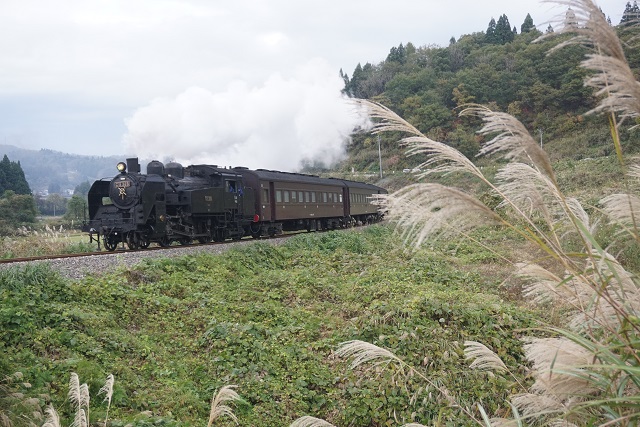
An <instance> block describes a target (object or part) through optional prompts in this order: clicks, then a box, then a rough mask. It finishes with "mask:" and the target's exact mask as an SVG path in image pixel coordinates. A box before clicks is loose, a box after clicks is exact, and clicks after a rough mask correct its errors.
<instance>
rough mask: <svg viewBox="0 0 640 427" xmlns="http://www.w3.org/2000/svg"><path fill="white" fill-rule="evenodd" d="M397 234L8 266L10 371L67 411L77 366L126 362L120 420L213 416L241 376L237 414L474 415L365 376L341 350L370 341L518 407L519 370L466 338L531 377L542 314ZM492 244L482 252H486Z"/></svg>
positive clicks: (371, 420) (99, 409)
mask: <svg viewBox="0 0 640 427" xmlns="http://www.w3.org/2000/svg"><path fill="white" fill-rule="evenodd" d="M505 237H506V236H505ZM496 239H497V241H505V242H508V239H506V238H504V239H502V238H496ZM397 241H398V239H397V237H396V236H394V235H393V232H392V231H391V230H390V229H389V228H387V227H385V226H373V227H369V228H367V229H364V230H353V231H347V232H330V233H324V234H306V235H301V236H297V237H295V238H293V239H290V240H289V241H288V242H287V243H285V244H283V245H281V246H272V245H270V244H268V243H260V242H258V243H256V244H254V245H252V246H250V247H248V248H244V249H237V250H231V251H229V252H227V253H224V254H221V255H198V256H188V257H184V258H181V259H172V260H155V261H148V262H145V263H144V264H142V265H139V266H135V267H131V268H129V269H125V270H119V271H116V272H108V273H107V274H105V275H103V276H95V277H91V278H86V279H84V280H82V281H80V282H67V281H65V280H64V279H62V278H61V277H60V276H59V275H57V274H56V273H54V272H52V271H49V270H48V269H47V268H46V267H29V268H26V269H23V270H16V269H11V270H7V271H4V272H0V307H1V308H0V331H2V332H1V333H2V339H1V340H0V352H1V353H2V354H3V357H2V359H1V360H0V374H2V377H5V376H9V375H11V374H12V373H14V372H21V373H22V375H23V378H24V380H23V381H25V382H28V383H29V384H30V388H29V389H28V390H26V391H25V390H23V392H24V396H25V398H27V397H31V396H33V397H37V398H38V399H39V403H40V407H41V408H44V405H45V403H47V402H48V401H49V400H50V401H51V402H52V403H53V406H54V407H55V408H56V409H57V410H58V411H59V413H60V416H61V418H62V422H61V423H62V424H65V423H66V424H70V423H71V421H72V417H73V414H71V413H70V412H69V409H67V408H66V407H67V406H68V405H66V404H65V398H66V393H67V390H66V384H67V383H68V381H69V376H70V374H71V373H72V372H74V373H77V374H78V376H79V377H80V378H81V379H82V381H86V382H87V384H88V387H89V391H90V394H91V396H95V395H96V394H97V392H98V390H99V389H100V388H101V387H102V385H103V383H104V379H105V378H106V376H107V375H108V374H110V373H112V374H113V375H114V376H115V386H114V389H113V396H112V401H111V407H110V410H109V420H108V421H109V425H112V426H124V425H126V424H131V425H134V426H146V425H204V423H206V420H207V418H208V414H209V409H210V402H211V396H212V395H213V394H214V392H215V391H216V390H219V389H221V388H222V387H223V386H225V385H228V384H235V385H237V386H238V387H237V389H236V391H237V392H238V394H239V395H240V396H241V397H242V399H243V402H240V403H236V404H235V406H234V412H235V414H236V416H237V418H238V422H239V424H240V425H246V426H282V425H288V424H289V423H291V421H293V420H294V419H296V418H298V417H300V416H302V415H305V414H310V415H314V416H317V417H319V418H324V419H326V420H328V421H331V422H333V423H334V424H335V425H353V426H370V425H396V421H395V420H398V422H397V423H398V424H399V423H402V422H411V421H414V420H415V421H420V422H426V421H427V420H441V422H443V423H445V422H447V420H449V421H448V422H449V423H454V424H455V425H460V423H464V422H467V421H464V420H463V421H460V420H459V413H458V411H457V410H456V408H452V407H451V406H450V405H448V404H447V402H446V401H443V397H442V396H440V395H439V394H438V393H435V392H434V390H431V389H429V388H428V387H425V385H424V383H423V382H421V381H419V380H417V379H416V380H415V381H413V380H412V379H411V378H409V379H408V381H407V380H406V379H404V378H403V380H402V384H399V383H398V378H396V377H394V373H393V372H392V371H389V370H384V369H382V367H381V366H379V367H376V368H368V370H366V369H365V371H364V372H365V373H366V375H364V376H363V375H362V373H363V370H362V369H364V368H359V369H357V370H356V371H352V370H351V369H348V366H347V361H346V360H344V359H341V358H337V357H336V356H335V354H334V351H335V349H336V348H337V346H338V344H339V343H341V342H344V341H348V340H354V339H356V340H364V341H369V342H372V343H375V344H377V345H380V346H383V347H385V348H387V349H390V350H392V351H393V352H394V353H395V354H397V355H399V356H400V357H402V358H403V359H404V360H405V361H407V362H410V363H411V364H412V365H414V366H418V367H421V368H422V369H424V370H425V371H428V372H429V375H430V377H431V378H432V379H434V380H435V381H437V383H438V384H441V385H442V387H444V388H446V389H447V390H449V391H450V392H451V394H452V395H455V396H456V399H457V401H458V402H462V403H463V404H469V405H472V404H473V403H474V402H482V404H483V405H484V407H486V408H489V409H490V410H491V411H492V412H493V413H500V411H507V408H505V407H504V405H505V398H506V396H507V395H508V394H509V393H510V392H511V390H512V388H513V387H514V384H513V381H512V380H507V379H504V378H501V377H498V376H494V375H489V374H487V373H485V372H479V371H474V370H470V369H468V362H466V361H465V360H464V356H463V346H462V343H463V342H464V341H465V340H480V341H482V342H483V343H485V344H486V345H488V346H490V347H491V348H492V349H493V350H494V351H495V352H497V353H498V354H499V355H500V356H501V357H502V359H503V360H504V361H505V363H506V364H507V365H508V366H509V367H510V369H512V370H513V371H514V372H516V374H517V375H520V376H521V379H522V380H523V381H524V372H523V371H522V369H523V368H521V366H522V365H521V362H522V349H521V343H520V341H519V340H518V338H519V336H520V334H521V332H520V331H521V330H522V329H523V328H528V327H532V326H535V325H538V324H539V323H538V321H537V320H536V319H537V318H538V317H539V316H538V315H537V314H536V313H534V312H532V311H530V310H528V309H526V308H523V307H519V306H518V304H517V303H514V302H512V301H509V300H508V296H509V294H508V292H505V289H504V286H505V285H504V284H501V282H500V278H499V277H494V278H491V277H489V278H488V279H487V278H484V277H481V276H480V275H479V274H476V273H471V272H469V271H467V270H466V269H464V268H460V267H461V266H460V265H459V264H458V265H456V264H454V263H452V262H450V260H448V259H446V257H443V256H442V255H436V254H437V252H436V250H435V249H430V248H423V249H420V250H419V251H417V252H416V253H413V254H408V253H407V252H406V250H405V248H404V247H403V246H402V245H400V244H399V243H397ZM443 245H445V244H444V243H443ZM446 245H449V243H446ZM468 245H469V244H468V243H467V244H464V245H458V246H456V247H453V246H451V249H450V251H454V250H455V251H457V252H458V253H462V252H465V251H470V249H469V247H468ZM505 248H507V247H505ZM441 249H442V248H438V251H441ZM494 249H495V248H494ZM507 250H508V248H507ZM483 253H484V254H485V255H486V256H487V257H489V251H484V250H483V249H482V248H478V251H477V254H476V255H477V256H474V257H472V258H470V259H469V260H468V262H469V263H470V264H473V263H478V264H486V263H487V262H488V260H487V259H486V257H485V256H483V255H482V254H483ZM462 259H463V260H464V259H465V258H464V257H463V258H462ZM465 262H466V261H465ZM469 270H471V269H469ZM12 387H13V389H15V387H17V385H15V384H14V385H13V386H12ZM12 387H6V388H7V390H9V391H11V390H12ZM0 393H2V391H0ZM0 399H5V401H6V402H9V401H12V399H13V398H12V397H10V396H9V392H7V393H6V394H5V395H3V396H0ZM6 399H8V400H6ZM12 402H13V401H12ZM14 403H16V402H14ZM90 414H91V423H94V424H96V423H101V420H104V418H105V415H106V404H103V403H102V402H101V399H95V398H94V399H93V400H92V401H91V411H90ZM216 425H233V421H232V420H231V419H230V418H221V419H219V420H217V421H216Z"/></svg>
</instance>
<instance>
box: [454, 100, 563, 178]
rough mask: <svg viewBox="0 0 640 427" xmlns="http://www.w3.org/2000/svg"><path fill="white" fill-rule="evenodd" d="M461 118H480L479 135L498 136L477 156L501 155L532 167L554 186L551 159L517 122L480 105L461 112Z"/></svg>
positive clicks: (513, 118) (507, 115)
mask: <svg viewBox="0 0 640 427" xmlns="http://www.w3.org/2000/svg"><path fill="white" fill-rule="evenodd" d="M460 116H476V117H480V118H481V119H482V121H483V122H484V126H483V127H482V129H480V130H479V131H478V133H479V134H481V135H485V136H487V135H493V134H497V136H495V137H493V139H491V140H490V141H489V142H486V143H484V144H483V145H482V148H481V149H480V152H479V153H478V156H488V155H492V154H501V155H502V157H503V158H505V159H507V160H514V159H515V160H519V161H524V162H526V163H530V164H532V165H533V166H535V167H536V168H537V169H539V170H541V171H543V172H544V173H545V174H546V175H547V177H548V178H549V179H551V180H552V181H553V182H554V183H555V181H556V179H555V173H554V171H553V167H552V166H551V161H550V160H549V156H548V155H547V153H546V152H545V151H544V150H543V149H542V148H540V146H539V145H538V143H537V142H536V141H535V140H534V139H533V137H531V134H529V131H528V130H527V128H526V127H525V126H524V125H523V124H522V123H521V122H520V121H519V120H518V119H516V118H515V117H513V116H512V115H510V114H508V113H503V112H499V111H491V110H490V109H488V108H487V107H483V106H480V105H474V106H470V107H468V108H465V109H464V110H462V111H461V112H460Z"/></svg>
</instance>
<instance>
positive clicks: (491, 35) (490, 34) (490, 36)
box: [485, 18, 496, 44]
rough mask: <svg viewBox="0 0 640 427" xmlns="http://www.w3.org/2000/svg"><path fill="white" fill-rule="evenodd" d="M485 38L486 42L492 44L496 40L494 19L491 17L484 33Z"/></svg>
mask: <svg viewBox="0 0 640 427" xmlns="http://www.w3.org/2000/svg"><path fill="white" fill-rule="evenodd" d="M485 40H486V42H487V43H491V44H494V43H495V42H496V20H495V19H493V18H491V21H489V26H488V27H487V32H486V33H485Z"/></svg>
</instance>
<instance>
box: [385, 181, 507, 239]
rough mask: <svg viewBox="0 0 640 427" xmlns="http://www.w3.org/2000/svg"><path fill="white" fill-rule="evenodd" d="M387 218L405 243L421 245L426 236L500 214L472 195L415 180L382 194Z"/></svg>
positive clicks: (447, 233) (490, 219)
mask: <svg viewBox="0 0 640 427" xmlns="http://www.w3.org/2000/svg"><path fill="white" fill-rule="evenodd" d="M378 200H379V203H380V205H381V206H382V207H383V209H385V210H386V212H387V213H386V215H387V218H388V219H389V220H391V221H394V222H395V223H396V224H397V225H398V226H399V228H400V229H401V230H402V234H403V238H404V240H405V243H410V242H411V243H413V244H414V245H415V246H419V245H421V244H422V243H423V242H424V241H425V240H426V239H427V238H431V239H434V238H438V237H440V238H444V237H447V236H450V235H454V234H460V233H462V232H464V231H466V230H469V229H472V228H475V227H477V226H480V225H487V224H496V223H500V222H501V218H500V217H499V216H498V215H496V214H495V212H493V211H492V210H491V209H489V208H487V207H486V206H485V205H484V204H483V203H482V202H480V201H479V200H477V199H476V198H474V197H473V196H471V195H469V194H467V193H464V192H462V191H460V190H456V189H453V188H449V187H445V186H443V185H440V184H414V185H410V186H408V187H405V188H403V189H401V190H398V191H396V192H395V193H392V194H388V195H383V196H381V197H380V198H379V199H378Z"/></svg>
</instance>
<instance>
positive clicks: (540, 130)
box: [538, 128, 544, 148]
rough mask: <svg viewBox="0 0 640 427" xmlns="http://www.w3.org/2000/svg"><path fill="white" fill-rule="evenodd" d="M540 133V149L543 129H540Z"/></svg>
mask: <svg viewBox="0 0 640 427" xmlns="http://www.w3.org/2000/svg"><path fill="white" fill-rule="evenodd" d="M538 132H540V148H542V134H543V133H544V132H543V131H542V128H538Z"/></svg>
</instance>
